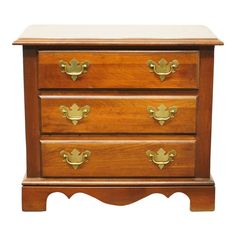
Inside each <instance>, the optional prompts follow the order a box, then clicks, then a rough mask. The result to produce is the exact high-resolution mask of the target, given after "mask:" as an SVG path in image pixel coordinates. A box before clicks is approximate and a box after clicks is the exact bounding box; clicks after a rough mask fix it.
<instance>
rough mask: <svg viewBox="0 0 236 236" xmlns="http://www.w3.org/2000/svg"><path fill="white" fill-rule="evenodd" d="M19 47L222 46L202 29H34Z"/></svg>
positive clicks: (142, 27)
mask: <svg viewBox="0 0 236 236" xmlns="http://www.w3.org/2000/svg"><path fill="white" fill-rule="evenodd" d="M13 44H15V45H94V46H97V45H121V46H122V45H144V46H145V45H153V46H159V45H222V44H223V43H222V41H220V40H219V39H217V37H216V36H215V35H214V34H213V33H212V32H211V31H210V30H209V29H208V28H207V27H205V26H200V25H194V26H190V25H178V26H177V25H176V26H171V25H165V26H164V25H32V26H29V27H28V28H27V29H26V30H25V31H24V33H23V34H22V35H21V36H20V38H18V39H17V40H16V41H15V42H14V43H13Z"/></svg>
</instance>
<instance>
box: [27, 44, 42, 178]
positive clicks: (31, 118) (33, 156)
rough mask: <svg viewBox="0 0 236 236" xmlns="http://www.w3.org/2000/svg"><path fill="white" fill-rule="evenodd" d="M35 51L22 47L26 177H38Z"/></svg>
mask: <svg viewBox="0 0 236 236" xmlns="http://www.w3.org/2000/svg"><path fill="white" fill-rule="evenodd" d="M37 54H38V53H37V50H36V49H34V48H29V47H23V57H24V59H23V61H24V95H25V127H26V155H27V177H39V176H40V143H39V139H40V117H39V115H40V111H39V98H38V88H37V76H38V75H37V66H38V63H37V60H38V59H37V58H38V57H37Z"/></svg>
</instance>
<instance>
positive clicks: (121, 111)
mask: <svg viewBox="0 0 236 236" xmlns="http://www.w3.org/2000/svg"><path fill="white" fill-rule="evenodd" d="M40 98H41V121H42V125H41V127H42V128H41V129H42V132H43V133H194V132H195V125H196V122H195V119H196V96H142V95H140V96H132V95H130V96H122V95H120V96H106V95H105V94H104V95H102V94H101V93H100V95H97V96H83V95H81V96H40ZM74 103H76V104H77V105H78V106H84V105H89V106H90V107H91V111H90V113H89V114H88V116H87V117H86V118H84V119H83V120H81V121H80V122H79V123H78V124H77V125H73V124H72V122H71V121H70V120H68V119H66V118H65V117H63V115H62V113H61V112H60V110H59V107H60V106H61V105H64V106H67V107H70V106H71V105H72V104H74ZM161 104H164V105H165V106H166V107H170V106H176V107H177V109H178V110H177V113H176V115H175V117H174V118H173V119H171V120H169V121H167V122H166V123H165V124H164V125H163V126H161V125H160V124H159V123H158V121H156V120H154V119H153V118H152V117H150V114H149V113H148V112H147V107H148V106H154V107H158V106H159V105H161Z"/></svg>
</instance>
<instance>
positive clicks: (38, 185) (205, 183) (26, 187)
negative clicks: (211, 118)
mask: <svg viewBox="0 0 236 236" xmlns="http://www.w3.org/2000/svg"><path fill="white" fill-rule="evenodd" d="M100 181H101V182H100V183H99V179H91V180H89V179H87V180H84V182H83V181H82V180H75V179H74V180H73V179H67V180H65V179H64V181H63V179H61V180H60V179H51V180H50V179H43V178H25V179H24V181H23V187H22V210H23V211H45V210H46V202H47V198H48V196H49V195H50V194H51V193H54V192H61V193H64V194H65V195H66V196H67V197H68V198H70V197H71V196H72V195H73V194H75V193H85V194H88V195H90V196H92V197H95V198H97V199H99V200H100V201H102V202H104V203H108V204H113V205H127V204H130V203H133V202H135V201H138V200H140V199H142V198H144V197H147V196H148V195H150V194H153V193H161V194H163V195H165V196H166V197H170V196H171V195H172V194H174V193H176V192H181V193H184V194H186V195H187V196H188V197H189V199H190V210H191V211H213V210H214V208H215V186H214V181H213V180H212V179H186V180H184V179H173V180H172V181H170V179H168V182H166V181H165V179H161V180H155V179H150V181H148V180H147V179H145V182H142V179H140V180H139V179H133V180H132V179H123V180H122V179H111V180H104V179H100ZM94 182H96V183H94ZM171 182H172V183H171Z"/></svg>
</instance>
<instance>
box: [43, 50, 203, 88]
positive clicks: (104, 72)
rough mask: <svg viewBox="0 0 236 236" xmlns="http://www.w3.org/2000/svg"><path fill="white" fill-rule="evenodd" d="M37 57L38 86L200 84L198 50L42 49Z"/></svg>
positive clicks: (123, 86) (180, 86) (173, 86)
mask: <svg viewBox="0 0 236 236" xmlns="http://www.w3.org/2000/svg"><path fill="white" fill-rule="evenodd" d="M38 59H39V60H38V61H39V67H38V68H39V88H91V89H93V88H95V89H96V88H134V89H135V88H180V89H181V88H190V89H195V88H197V87H198V70H199V68H198V67H199V52H198V51H148V52H147V51H145V52H144V51H143V52H142V51H141V52H128V51H92V52H91V51H39V58H38ZM163 59H164V60H163ZM71 60H72V61H71ZM70 63H71V64H70ZM79 63H80V64H79ZM86 63H88V64H86ZM155 63H156V64H155ZM154 67H155V68H154Z"/></svg>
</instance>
